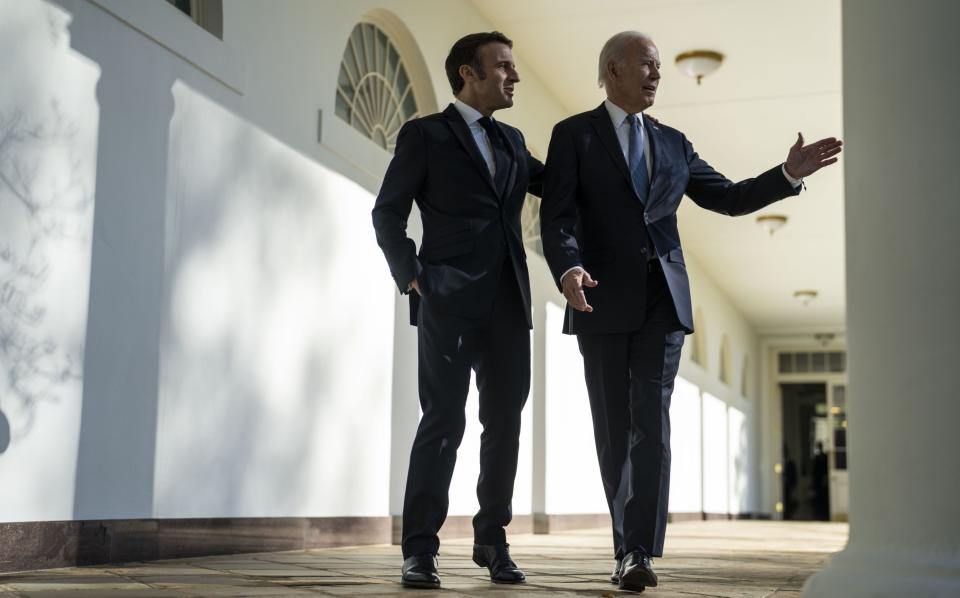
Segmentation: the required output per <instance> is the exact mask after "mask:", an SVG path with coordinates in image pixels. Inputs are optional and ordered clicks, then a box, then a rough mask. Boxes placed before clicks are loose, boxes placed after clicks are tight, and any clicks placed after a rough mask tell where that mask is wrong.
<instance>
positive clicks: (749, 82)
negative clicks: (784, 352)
mask: <svg viewBox="0 0 960 598" xmlns="http://www.w3.org/2000/svg"><path fill="white" fill-rule="evenodd" d="M474 4H475V5H476V7H477V9H478V10H479V11H480V12H481V13H483V15H484V16H485V17H486V18H487V19H488V20H489V21H490V22H491V23H493V24H494V26H496V27H497V28H498V29H499V30H501V31H503V32H504V33H506V34H507V35H508V36H510V37H511V38H512V39H513V40H514V54H515V55H516V56H518V57H519V58H520V59H522V61H523V63H524V64H525V65H528V68H529V69H532V70H533V71H534V73H535V75H536V76H537V78H538V79H540V80H541V81H542V82H543V83H544V84H545V85H546V86H547V88H548V89H550V90H551V91H552V92H553V93H554V95H555V96H556V98H557V99H558V100H559V101H560V103H561V104H562V105H563V106H564V107H566V108H567V110H569V112H570V113H571V114H573V113H576V112H582V111H584V110H589V109H591V108H593V107H595V106H596V105H598V104H599V103H600V102H601V101H602V100H603V97H604V96H603V93H602V90H600V89H598V88H597V83H596V79H597V56H598V54H599V51H600V48H601V46H602V45H603V43H604V42H605V41H606V40H607V39H608V38H609V37H610V36H611V35H613V34H614V33H617V32H619V31H623V30H626V29H636V30H639V31H642V32H644V33H646V34H648V35H650V36H651V37H652V38H653V39H654V41H655V42H656V44H657V46H658V47H659V49H660V56H661V60H662V61H663V63H664V68H663V79H662V80H661V82H660V88H659V92H658V97H657V102H656V104H655V105H654V106H653V107H652V108H650V110H649V111H648V112H649V114H651V115H652V116H655V117H656V118H658V119H659V120H661V121H662V122H664V123H665V124H669V125H671V126H674V127H676V128H678V129H680V130H682V131H684V133H686V135H687V137H688V138H689V139H690V140H691V141H692V142H693V143H694V147H695V148H696V149H697V151H698V152H699V154H700V156H701V157H703V158H704V159H706V160H707V161H708V162H710V163H711V164H712V165H713V166H714V167H715V168H717V169H718V170H720V171H721V172H723V173H724V174H726V175H727V176H728V177H730V178H732V179H735V180H739V179H741V178H744V177H749V176H753V175H755V174H758V173H760V172H761V171H763V170H766V169H767V168H770V167H771V166H774V165H776V164H778V163H779V162H782V161H783V160H784V159H785V158H786V154H787V149H788V148H789V146H790V145H791V144H792V143H793V142H794V141H795V140H796V132H797V131H803V133H804V136H805V137H806V139H807V140H808V141H813V140H815V139H819V138H821V137H826V136H830V135H836V136H842V130H841V127H842V99H841V46H840V35H841V29H840V3H839V2H837V1H836V0H804V1H802V2H801V1H797V0H592V1H590V2H582V1H579V0H578V1H575V2H574V1H558V0H474ZM691 49H710V50H717V51H719V52H722V53H723V54H724V55H725V56H726V58H725V60H724V63H723V66H722V67H721V68H720V70H718V71H717V72H716V73H714V74H713V75H710V76H709V77H707V78H705V79H704V80H703V85H702V86H699V87H698V86H697V85H696V83H695V81H694V80H693V79H689V78H686V77H685V76H683V75H682V74H680V72H679V71H678V70H677V69H676V68H675V67H674V65H673V62H674V60H673V59H674V57H675V56H676V55H677V54H679V53H680V52H683V51H685V50H691ZM522 76H523V73H522V72H521V77H522ZM842 165H843V160H842V158H841V161H840V163H839V164H837V165H834V166H833V167H830V168H828V169H827V170H824V171H821V172H819V173H817V174H815V175H813V176H812V177H810V178H809V179H808V180H807V181H806V182H807V187H808V189H807V191H805V192H803V193H802V194H801V195H800V196H799V197H797V198H791V199H788V200H786V201H783V202H779V203H777V204H774V205H773V206H771V207H769V208H766V209H765V210H762V211H761V212H759V213H758V214H766V213H770V214H774V213H775V214H784V215H786V216H788V217H789V219H790V220H789V223H788V224H787V226H786V227H785V228H783V229H781V230H780V231H779V232H777V233H776V235H775V236H773V237H769V236H768V235H767V234H766V232H765V231H764V230H763V229H762V228H761V227H760V226H759V225H757V224H756V223H755V217H756V214H755V215H750V216H745V217H742V218H729V217H725V216H720V215H717V214H714V213H712V212H709V211H707V210H703V209H701V208H699V207H697V206H696V205H695V204H693V202H691V201H685V202H684V204H683V206H682V207H681V209H680V216H679V218H680V229H681V234H682V236H683V243H684V248H685V250H686V251H687V253H688V254H690V253H692V254H693V255H694V258H695V259H696V260H697V261H698V262H700V264H702V265H703V266H704V267H705V268H706V269H707V270H708V272H709V275H710V277H711V278H712V279H713V281H714V282H715V283H716V284H717V285H719V286H720V288H721V289H722V290H723V292H724V293H725V294H726V295H727V296H728V297H729V298H730V299H731V300H732V301H733V303H734V304H735V305H736V306H737V308H738V309H739V310H740V311H741V312H742V313H743V314H744V315H745V316H746V318H747V319H748V320H749V321H750V322H751V323H752V324H753V325H755V326H756V327H757V328H758V329H759V330H760V331H761V332H770V333H772V332H785V331H815V330H839V329H843V327H844V320H845V317H844V306H845V298H844V295H845V293H844V271H843V268H844V224H843V216H844V213H843V172H842V168H843V166H842ZM798 289H814V290H817V291H818V292H819V294H820V296H819V297H818V298H817V300H816V301H814V302H813V303H812V304H811V305H810V306H808V307H802V306H801V305H800V304H798V303H797V302H796V301H795V300H794V299H793V292H794V291H795V290H798ZM694 301H696V297H694Z"/></svg>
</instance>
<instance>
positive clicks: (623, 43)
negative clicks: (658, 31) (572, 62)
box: [597, 31, 653, 87]
mask: <svg viewBox="0 0 960 598" xmlns="http://www.w3.org/2000/svg"><path fill="white" fill-rule="evenodd" d="M638 39H646V40H650V41H653V40H652V39H650V36H649V35H647V34H645V33H640V32H639V31H621V32H620V33H618V34H616V35H614V36H613V37H611V38H610V39H608V40H607V43H605V44H603V48H602V49H601V50H600V64H599V66H598V68H597V85H599V86H600V87H603V86H604V84H606V83H607V65H608V64H610V63H611V62H615V63H617V64H623V61H624V60H625V59H626V56H625V54H626V49H627V46H628V45H629V44H630V42H632V41H634V40H638Z"/></svg>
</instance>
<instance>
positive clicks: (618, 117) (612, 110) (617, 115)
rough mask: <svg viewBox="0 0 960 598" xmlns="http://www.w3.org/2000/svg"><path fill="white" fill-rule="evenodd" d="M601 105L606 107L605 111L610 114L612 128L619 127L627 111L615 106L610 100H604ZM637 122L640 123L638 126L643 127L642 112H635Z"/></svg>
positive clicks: (625, 117)
mask: <svg viewBox="0 0 960 598" xmlns="http://www.w3.org/2000/svg"><path fill="white" fill-rule="evenodd" d="M603 105H604V106H606V107H607V112H608V113H609V114H610V120H611V121H613V128H614V130H616V129H618V128H620V125H622V124H623V121H625V120H626V119H627V111H626V110H624V109H623V108H621V107H620V106H617V105H616V104H614V103H613V102H611V101H610V100H604V101H603ZM637 122H639V123H640V128H641V129H642V128H643V113H642V112H641V113H639V114H637Z"/></svg>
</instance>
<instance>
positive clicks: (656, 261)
mask: <svg viewBox="0 0 960 598" xmlns="http://www.w3.org/2000/svg"><path fill="white" fill-rule="evenodd" d="M598 78H599V82H600V86H601V87H603V88H604V89H605V90H606V93H607V99H606V100H605V101H604V102H603V104H601V105H600V106H599V107H597V108H596V109H594V110H591V111H589V112H584V113H582V114H577V115H575V116H572V117H570V118H568V119H566V120H564V121H561V122H560V123H558V124H557V125H556V127H554V129H553V136H552V138H551V140H550V149H549V152H548V154H547V170H546V178H545V181H544V189H543V202H542V204H541V206H540V221H541V227H542V229H541V233H542V238H543V249H544V253H545V255H546V258H547V262H548V264H549V265H550V269H551V271H552V273H553V276H554V278H555V280H556V283H557V286H558V287H559V288H560V290H561V291H562V292H563V295H564V297H565V298H566V299H567V310H566V315H565V318H564V329H563V331H564V332H565V333H566V334H575V335H577V342H578V344H579V346H580V353H581V354H582V355H583V364H584V375H585V378H586V383H587V393H588V395H589V398H590V410H591V412H592V414H593V430H594V439H595V442H596V446H597V456H598V458H599V461H600V474H601V478H602V480H603V486H604V491H605V493H606V498H607V504H608V507H609V509H610V516H611V519H612V523H613V545H614V558H615V559H616V567H615V569H614V571H613V574H612V575H611V581H613V582H614V583H617V584H618V585H619V586H620V588H621V589H626V590H633V591H643V590H644V589H645V588H646V587H647V586H656V585H657V576H656V574H655V573H654V572H653V569H652V561H651V558H652V557H659V556H662V555H663V541H664V535H665V532H666V523H667V512H668V508H667V497H668V494H669V487H670V397H671V395H672V393H673V384H674V379H675V378H676V375H677V370H678V367H679V362H680V348H681V347H682V346H683V340H684V335H686V334H691V333H692V332H693V314H692V308H691V303H690V283H689V281H688V279H687V269H686V265H685V263H684V257H683V250H682V248H681V246H680V234H679V230H678V228H677V209H678V208H679V206H680V201H681V199H683V196H684V195H685V194H686V195H687V196H689V197H690V198H691V199H692V200H693V201H694V202H695V203H696V204H697V205H699V206H701V207H704V208H707V209H709V210H713V211H715V212H719V213H721V214H726V215H730V216H739V215H742V214H749V213H750V212H754V211H756V210H759V209H760V208H763V207H764V206H766V205H768V204H771V203H773V202H775V201H777V200H780V199H783V198H786V197H790V196H794V195H798V194H799V193H800V190H801V188H802V182H801V181H802V179H803V178H804V177H807V176H809V175H811V174H813V173H814V172H816V171H818V170H820V169H821V168H823V167H824V166H827V165H829V164H833V163H834V162H836V161H837V157H836V156H837V154H839V153H840V151H841V145H842V142H841V141H839V140H837V139H834V138H833V137H830V138H827V139H823V140H821V141H818V142H816V143H813V144H810V145H804V143H803V136H802V135H801V134H798V135H797V141H796V143H795V144H794V145H793V146H791V147H790V148H789V150H788V152H787V158H786V161H785V162H782V163H780V164H777V165H776V166H774V167H772V168H770V169H769V170H767V171H766V172H764V173H762V174H760V175H759V176H757V177H755V178H750V179H745V180H743V181H740V182H739V183H734V182H733V181H730V180H729V179H727V178H726V177H725V176H723V175H722V174H720V173H719V172H717V171H716V170H714V169H713V168H711V167H710V165H709V164H707V163H706V162H705V161H704V160H702V159H701V158H700V157H699V156H698V155H697V153H696V152H695V151H694V149H693V146H692V145H691V143H690V142H689V141H688V140H687V138H686V136H685V135H684V134H683V133H681V132H680V131H678V130H676V129H674V128H671V127H668V126H666V125H664V124H660V123H659V122H658V121H656V120H654V119H652V118H650V117H649V116H647V115H646V114H644V111H645V110H646V109H647V108H649V107H650V106H652V105H653V103H654V99H655V98H656V95H657V87H658V86H659V84H660V55H659V51H658V50H657V46H656V45H655V44H654V43H653V41H652V40H651V39H650V38H649V37H647V36H646V35H643V34H641V33H638V32H636V31H625V32H623V33H618V34H617V35H615V36H613V37H612V38H610V40H609V41H608V42H607V43H606V45H604V47H603V49H602V50H601V52H600V63H599V73H598Z"/></svg>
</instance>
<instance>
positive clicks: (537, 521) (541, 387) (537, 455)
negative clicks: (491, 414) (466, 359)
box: [528, 285, 550, 534]
mask: <svg viewBox="0 0 960 598" xmlns="http://www.w3.org/2000/svg"><path fill="white" fill-rule="evenodd" d="M533 286H534V287H535V288H533V289H532V293H531V294H532V295H533V364H532V365H533V367H532V371H531V374H532V382H533V384H532V385H531V393H530V398H531V403H532V405H531V406H530V407H528V409H533V418H532V419H533V466H532V471H531V475H532V476H533V489H532V500H533V504H532V505H531V506H532V508H531V513H532V514H533V533H535V534H546V533H549V532H550V521H549V516H548V515H547V301H546V299H545V298H544V297H543V293H542V290H541V289H539V288H537V285H533Z"/></svg>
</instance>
